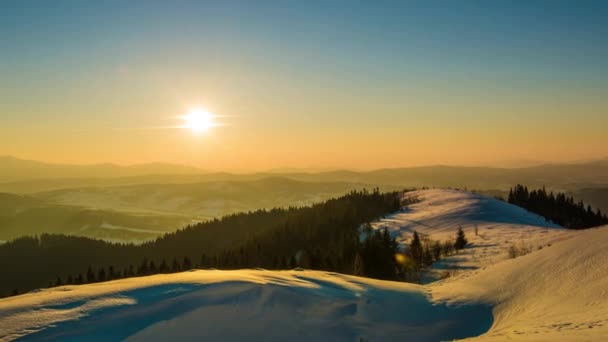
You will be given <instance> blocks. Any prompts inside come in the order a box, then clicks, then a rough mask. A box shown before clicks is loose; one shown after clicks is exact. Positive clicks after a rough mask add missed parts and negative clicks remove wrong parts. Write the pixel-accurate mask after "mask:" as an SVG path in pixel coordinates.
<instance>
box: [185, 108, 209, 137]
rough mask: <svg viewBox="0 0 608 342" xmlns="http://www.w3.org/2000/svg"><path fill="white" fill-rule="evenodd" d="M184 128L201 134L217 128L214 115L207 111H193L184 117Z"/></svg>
mask: <svg viewBox="0 0 608 342" xmlns="http://www.w3.org/2000/svg"><path fill="white" fill-rule="evenodd" d="M182 119H183V120H184V126H182V127H184V128H189V129H190V130H192V131H193V132H196V133H200V132H205V131H208V130H209V129H210V128H211V127H213V126H215V123H214V122H213V114H211V113H210V112H209V111H207V110H206V109H193V110H191V111H190V112H188V114H186V115H184V116H182Z"/></svg>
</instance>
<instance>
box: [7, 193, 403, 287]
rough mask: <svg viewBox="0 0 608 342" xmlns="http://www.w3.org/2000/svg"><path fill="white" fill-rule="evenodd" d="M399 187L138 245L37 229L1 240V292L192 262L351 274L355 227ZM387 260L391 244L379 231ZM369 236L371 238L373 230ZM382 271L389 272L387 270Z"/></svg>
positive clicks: (392, 205)
mask: <svg viewBox="0 0 608 342" xmlns="http://www.w3.org/2000/svg"><path fill="white" fill-rule="evenodd" d="M401 201H402V192H391V193H384V194H383V193H380V192H379V191H378V190H377V189H376V190H375V191H373V192H367V191H358V192H357V191H353V192H351V193H349V194H348V195H345V196H343V197H339V198H336V199H331V200H328V201H326V202H323V203H318V204H315V205H312V206H307V207H299V208H296V207H291V208H287V209H272V210H257V211H253V212H247V213H240V214H234V215H228V216H225V217H223V218H221V219H214V220H210V221H207V222H204V223H200V224H196V225H192V226H188V227H186V228H184V229H181V230H179V231H177V232H175V233H170V234H166V235H164V236H163V237H161V238H158V239H157V240H155V241H154V242H150V243H146V244H143V245H132V244H112V243H107V242H103V241H99V240H91V239H87V238H79V237H70V236H65V235H50V234H43V235H40V236H36V237H23V238H19V239H17V240H14V241H11V242H8V243H6V244H4V245H1V246H0V277H1V278H2V279H10V281H3V282H2V283H1V284H0V293H1V294H2V295H7V294H10V293H13V292H23V291H27V290H31V289H34V288H37V287H45V286H48V285H49V283H50V284H57V283H59V284H61V283H65V282H70V281H71V282H74V283H76V282H78V281H79V280H80V281H87V279H88V278H90V279H88V280H90V281H93V280H100V278H103V280H105V279H108V278H112V277H119V276H120V277H122V276H131V275H135V274H139V275H144V274H150V273H157V272H159V271H160V269H161V268H163V267H166V271H170V270H181V269H184V268H190V267H194V266H199V267H218V268H219V267H221V268H243V267H266V268H277V269H278V268H292V267H297V266H303V267H313V268H317V269H327V270H334V271H341V272H345V273H353V269H354V264H355V259H356V257H357V254H358V252H359V249H360V248H361V246H360V245H361V244H360V242H359V233H360V230H359V228H360V227H361V225H362V224H364V223H366V222H370V221H373V220H375V219H377V218H379V217H381V216H383V215H386V214H388V213H391V212H395V211H398V210H399V209H400V208H401V206H402V202H401ZM377 237H378V239H383V241H386V244H379V246H381V248H388V249H390V252H388V253H384V255H387V256H389V257H390V260H391V262H393V261H392V260H394V252H395V250H394V248H396V245H395V244H394V241H392V240H391V239H390V238H388V236H382V235H381V234H379V235H378V236H377ZM372 238H373V237H372ZM385 277H390V275H387V276H385Z"/></svg>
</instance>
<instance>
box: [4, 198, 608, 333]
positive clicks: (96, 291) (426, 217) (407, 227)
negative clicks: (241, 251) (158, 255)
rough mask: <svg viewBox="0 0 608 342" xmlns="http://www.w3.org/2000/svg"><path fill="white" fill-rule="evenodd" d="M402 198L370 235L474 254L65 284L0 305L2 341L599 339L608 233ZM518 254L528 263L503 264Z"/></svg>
mask: <svg viewBox="0 0 608 342" xmlns="http://www.w3.org/2000/svg"><path fill="white" fill-rule="evenodd" d="M410 195H415V196H418V197H419V199H420V202H419V203H417V204H415V205H413V206H411V207H410V208H409V209H408V210H407V211H406V212H402V213H396V214H394V215H392V216H391V217H389V218H386V219H383V220H381V221H380V222H376V223H374V226H375V227H376V228H379V227H387V228H388V229H390V230H391V232H392V233H393V234H394V235H395V236H398V237H399V238H401V239H402V240H403V239H404V238H407V236H409V235H408V234H411V231H412V230H413V229H416V230H417V231H419V232H421V233H424V234H428V235H429V236H430V237H431V238H433V239H438V240H444V239H447V238H453V236H454V234H455V232H456V230H457V228H458V226H462V227H463V229H464V230H465V232H466V234H467V237H468V239H469V240H470V242H471V244H470V246H469V247H468V248H467V249H465V250H464V251H462V252H461V253H459V254H457V255H454V256H451V257H449V258H447V259H445V260H443V261H442V262H440V263H437V264H436V265H435V272H439V271H445V270H448V271H450V272H452V273H451V274H450V277H449V278H446V279H443V280H437V281H434V282H430V283H428V284H426V285H415V284H407V283H399V282H387V281H379V280H372V279H366V278H359V277H353V276H346V275H341V274H336V273H327V272H319V271H304V270H292V271H266V270H239V271H217V270H194V271H190V272H184V273H179V274H171V275H156V276H150V277H142V278H131V279H123V280H116V281H111V282H106V283H99V284H91V285H83V286H64V287H58V288H53V289H45V290H40V291H37V292H32V293H29V294H25V295H21V296H17V297H12V298H5V299H2V300H0V340H14V339H18V340H24V341H26V340H63V341H65V340H68V341H70V340H72V341H83V340H84V341H86V340H98V341H108V340H123V339H126V340H129V341H167V340H174V341H199V340H210V341H215V340H222V341H242V340H262V341H277V340H278V341H283V340H290V341H291V340H293V341H311V340H314V341H316V340H323V341H328V340H336V341H360V340H361V339H363V340H366V341H374V342H375V341H394V340H399V341H403V340H411V341H440V340H452V339H461V338H472V339H473V340H479V341H486V340H487V341H502V340H515V341H531V340H532V341H557V340H559V341H604V340H606V338H607V336H608V248H606V246H608V227H604V228H597V229H591V230H586V231H571V230H565V229H561V228H559V227H556V226H553V225H551V224H549V223H547V222H545V221H544V219H542V218H540V217H538V216H536V215H532V214H529V213H528V212H526V211H525V210H522V209H519V208H517V207H513V206H511V205H509V204H507V203H504V202H501V201H497V200H494V199H490V198H486V197H483V196H479V195H475V194H471V193H468V192H463V191H457V190H425V191H420V192H414V193H410ZM475 226H477V228H478V235H475V233H474V227H475ZM514 243H515V244H522V245H526V246H529V247H530V248H529V249H530V253H529V254H527V255H524V256H520V257H517V258H515V259H509V258H508V256H507V249H508V248H509V246H511V245H513V244H514ZM432 279H433V278H430V280H432ZM479 335H481V336H479ZM475 336H479V337H475Z"/></svg>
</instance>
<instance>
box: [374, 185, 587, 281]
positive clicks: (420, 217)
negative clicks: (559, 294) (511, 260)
mask: <svg viewBox="0 0 608 342" xmlns="http://www.w3.org/2000/svg"><path fill="white" fill-rule="evenodd" d="M406 196H411V197H415V198H417V199H418V200H419V201H418V202H417V203H415V204H412V205H410V206H409V207H408V208H407V209H406V210H404V211H402V212H398V213H395V214H393V215H390V216H388V217H386V218H384V219H381V220H379V221H377V222H374V223H373V224H372V226H373V227H374V228H375V229H387V230H388V231H389V232H390V233H391V236H393V237H395V238H396V239H397V241H398V242H400V244H402V245H406V244H407V243H408V241H409V239H410V238H411V237H412V234H413V232H414V231H417V232H418V233H420V234H423V235H425V236H428V237H429V238H430V239H432V240H439V241H447V240H452V241H454V239H455V237H456V232H457V230H458V228H459V227H462V229H463V230H464V231H465V234H466V237H467V239H468V241H469V246H468V248H467V249H465V250H463V251H462V252H460V253H459V254H458V255H456V256H452V257H449V258H446V259H445V260H441V261H440V262H438V263H436V264H435V265H434V266H433V268H434V270H435V271H434V272H430V274H429V275H428V277H425V280H426V281H427V282H428V281H433V280H437V279H438V278H439V277H441V276H443V275H444V274H445V273H446V272H449V273H450V274H451V275H452V276H454V275H461V276H468V275H470V274H472V273H474V272H477V271H478V270H480V269H483V268H484V267H487V266H489V265H493V264H496V263H498V262H501V261H504V260H505V259H507V258H508V250H509V248H511V247H512V246H517V247H518V248H528V249H530V250H537V249H539V248H543V247H545V246H548V245H551V244H553V243H556V242H557V241H560V240H563V239H567V238H569V237H571V236H572V235H573V234H575V233H576V232H575V231H572V230H568V229H563V228H561V227H559V226H558V225H555V224H553V223H551V222H548V221H546V220H545V219H544V218H543V217H541V216H538V215H536V214H533V213H530V212H528V211H526V210H525V209H522V208H520V207H517V206H514V205H511V204H509V203H506V202H503V201H500V200H497V199H494V198H491V197H487V196H483V195H479V194H475V193H471V192H467V191H461V190H451V189H429V190H418V191H412V192H408V193H406ZM475 230H477V234H475Z"/></svg>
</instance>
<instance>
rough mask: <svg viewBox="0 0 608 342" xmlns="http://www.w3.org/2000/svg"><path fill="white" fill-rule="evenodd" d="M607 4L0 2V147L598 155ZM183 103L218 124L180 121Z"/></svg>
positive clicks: (140, 157) (364, 155)
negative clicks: (202, 126) (201, 127)
mask: <svg viewBox="0 0 608 342" xmlns="http://www.w3.org/2000/svg"><path fill="white" fill-rule="evenodd" d="M607 17H608V2H605V1H580V2H579V1H568V2H565V1H533V0H532V1H502V2H499V1H466V0H465V1H447V0H446V1H355V0H352V1H331V0H330V1H264V0H260V1H242V2H233V1H27V0H23V1H2V2H1V3H0V155H11V156H16V157H20V158H27V159H35V160H41V161H47V162H57V163H78V164H80V163H98V162H112V163H118V164H138V163H147V162H170V163H178V164H187V165H193V166H197V167H200V168H203V169H208V170H225V171H253V170H267V169H274V168H308V169H335V168H341V169H344V168H350V169H375V168H386V167H403V166H415V165H434V164H451V165H507V164H513V165H514V164H517V163H524V162H527V161H551V162H559V161H572V160H585V159H594V158H604V157H606V156H608V138H607V137H606V133H607V132H608V44H607V43H606V42H607V39H608V38H607V37H608V20H606V18H607ZM192 108H206V109H207V110H208V111H209V112H210V113H213V114H214V116H215V117H214V121H215V122H216V123H217V124H218V125H217V126H214V127H211V128H209V129H208V130H205V131H204V132H201V131H193V130H190V129H188V128H184V127H178V126H180V125H183V120H182V118H181V116H183V115H185V114H186V113H188V112H189V110H190V109H192Z"/></svg>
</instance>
